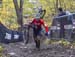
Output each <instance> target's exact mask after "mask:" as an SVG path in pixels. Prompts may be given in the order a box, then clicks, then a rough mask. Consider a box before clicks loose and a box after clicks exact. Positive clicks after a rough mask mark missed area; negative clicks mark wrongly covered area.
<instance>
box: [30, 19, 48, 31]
mask: <svg viewBox="0 0 75 57" xmlns="http://www.w3.org/2000/svg"><path fill="white" fill-rule="evenodd" d="M31 24H34V25H36V26H37V28H42V26H44V27H45V31H46V32H48V26H47V25H46V24H45V23H44V20H43V19H40V20H37V19H34V20H33V21H32V22H31Z"/></svg>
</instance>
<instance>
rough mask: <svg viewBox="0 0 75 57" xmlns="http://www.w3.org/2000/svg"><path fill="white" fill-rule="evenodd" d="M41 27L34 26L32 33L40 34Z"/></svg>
mask: <svg viewBox="0 0 75 57" xmlns="http://www.w3.org/2000/svg"><path fill="white" fill-rule="evenodd" d="M41 30H42V29H41V28H39V29H36V28H33V35H34V36H36V37H37V36H40V35H41Z"/></svg>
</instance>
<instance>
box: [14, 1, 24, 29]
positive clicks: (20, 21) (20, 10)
mask: <svg viewBox="0 0 75 57" xmlns="http://www.w3.org/2000/svg"><path fill="white" fill-rule="evenodd" d="M13 3H14V6H15V10H16V15H17V22H18V24H19V25H20V27H21V28H22V27H23V0H20V6H19V5H18V1H17V0H13Z"/></svg>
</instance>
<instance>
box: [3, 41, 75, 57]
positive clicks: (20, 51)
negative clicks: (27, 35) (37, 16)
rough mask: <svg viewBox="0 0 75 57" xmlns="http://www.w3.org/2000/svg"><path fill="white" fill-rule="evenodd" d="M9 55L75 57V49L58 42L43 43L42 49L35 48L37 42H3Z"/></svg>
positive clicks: (18, 56) (15, 56)
mask: <svg viewBox="0 0 75 57" xmlns="http://www.w3.org/2000/svg"><path fill="white" fill-rule="evenodd" d="M3 46H4V47H5V50H6V51H4V54H5V55H8V56H7V57H75V49H71V48H65V47H62V46H61V45H58V44H50V45H44V44H42V45H41V50H40V51H37V50H36V49H35V44H34V43H31V44H27V45H24V44H23V43H21V42H20V43H15V44H13V43H12V44H9V45H6V44H3Z"/></svg>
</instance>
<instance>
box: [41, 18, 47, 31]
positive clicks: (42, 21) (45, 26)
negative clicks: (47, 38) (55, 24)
mask: <svg viewBox="0 0 75 57" xmlns="http://www.w3.org/2000/svg"><path fill="white" fill-rule="evenodd" d="M41 23H42V25H43V26H44V28H45V31H46V32H48V26H47V25H46V24H45V23H44V20H43V19H42V20H41Z"/></svg>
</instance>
